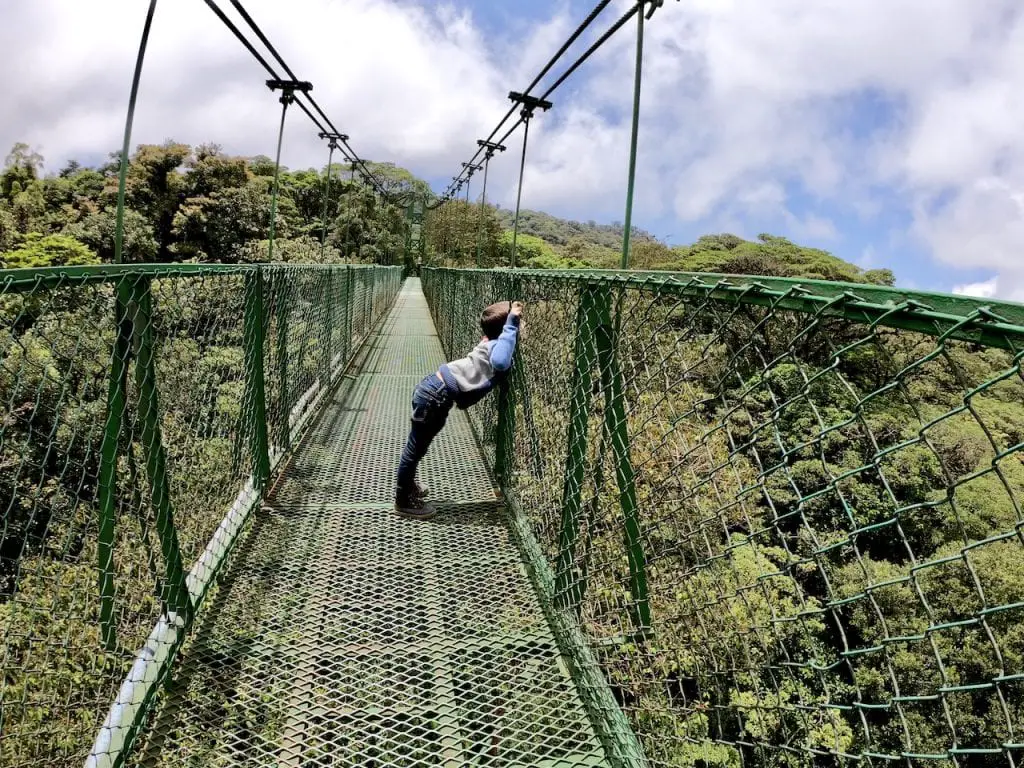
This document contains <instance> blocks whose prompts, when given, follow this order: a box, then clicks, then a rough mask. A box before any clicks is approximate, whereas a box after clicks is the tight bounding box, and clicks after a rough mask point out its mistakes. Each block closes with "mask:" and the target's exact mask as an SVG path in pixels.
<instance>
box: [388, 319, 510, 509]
mask: <svg viewBox="0 0 1024 768" xmlns="http://www.w3.org/2000/svg"><path fill="white" fill-rule="evenodd" d="M522 314H523V305H522V303H521V302H518V301H502V302H499V303H497V304H491V306H489V307H487V308H486V309H485V310H484V311H483V313H482V314H481V315H480V328H481V329H482V330H483V332H484V335H483V338H482V339H481V340H480V343H479V344H477V345H476V346H475V347H474V348H473V351H472V352H470V353H469V355H467V356H466V357H464V358H462V359H461V360H454V361H453V362H450V363H445V364H444V365H442V366H441V368H440V369H439V370H438V371H436V372H435V373H432V374H431V375H429V376H427V377H426V378H425V379H423V381H421V382H420V383H419V385H418V386H417V387H416V391H415V392H413V395H412V429H411V430H410V431H409V439H408V441H407V442H406V444H405V450H404V451H402V460H401V462H400V463H399V465H398V482H397V489H396V490H395V510H396V511H397V512H398V514H400V515H402V516H403V517H411V518H415V519H420V520H429V519H430V518H432V517H433V516H434V515H435V514H436V513H435V511H434V508H433V507H432V506H430V504H427V503H426V502H425V501H424V500H423V498H424V497H425V496H426V495H427V489H426V488H424V487H423V486H421V485H420V484H419V483H417V482H416V467H417V466H419V463H420V460H421V459H422V458H423V456H424V455H425V454H426V452H427V449H428V448H429V447H430V443H431V441H432V440H433V439H434V438H435V437H437V433H438V432H440V431H441V429H442V428H443V427H444V425H445V422H446V421H447V420H448V412H449V411H451V409H452V405H457V406H458V407H459V408H462V409H465V408H469V406H471V405H473V404H474V403H478V402H479V401H480V400H481V399H482V398H483V397H484V395H486V394H487V393H488V392H490V391H491V390H492V389H493V388H494V385H495V384H497V383H498V382H499V381H501V380H502V379H503V378H504V377H505V375H506V374H507V372H508V370H509V368H511V367H512V353H513V352H515V349H516V337H517V335H518V333H519V323H520V319H521V317H522Z"/></svg>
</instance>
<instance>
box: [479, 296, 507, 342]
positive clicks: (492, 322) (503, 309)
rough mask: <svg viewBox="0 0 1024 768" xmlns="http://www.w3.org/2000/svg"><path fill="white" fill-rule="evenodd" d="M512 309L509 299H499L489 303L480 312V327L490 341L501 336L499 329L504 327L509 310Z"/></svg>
mask: <svg viewBox="0 0 1024 768" xmlns="http://www.w3.org/2000/svg"><path fill="white" fill-rule="evenodd" d="M511 311H512V302H511V301H499V302H498V303H497V304H491V305H490V306H489V307H487V308H486V309H484V311H483V312H481V313H480V328H481V330H483V332H484V336H486V337H487V338H488V339H490V340H491V341H494V340H495V339H496V338H498V337H499V336H501V330H502V329H503V328H504V327H505V321H506V320H507V319H508V314H509V312H511Z"/></svg>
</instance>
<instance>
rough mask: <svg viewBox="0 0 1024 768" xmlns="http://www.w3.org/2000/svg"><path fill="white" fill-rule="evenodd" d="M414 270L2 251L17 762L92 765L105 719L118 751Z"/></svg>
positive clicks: (4, 574)
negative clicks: (306, 434)
mask: <svg viewBox="0 0 1024 768" xmlns="http://www.w3.org/2000/svg"><path fill="white" fill-rule="evenodd" d="M400 277H401V270H400V269H394V268H359V267H225V266H215V265H179V266H160V267H140V266H132V267H107V268H103V267H95V268H93V267H81V268H65V269H54V270H9V271H6V272H2V273H0V313H2V317H3V320H2V325H3V328H4V332H3V335H2V348H0V402H2V405H0V506H2V509H3V522H4V525H3V529H2V533H0V634H2V638H3V648H4V655H3V676H2V683H0V685H2V689H0V764H2V765H8V766H30V765H31V766H35V765H68V766H70V765H75V766H79V765H81V764H82V763H83V761H85V760H86V758H87V757H88V756H89V753H90V747H91V746H92V745H93V742H94V739H96V737H97V733H100V734H101V737H100V740H99V741H98V742H97V743H98V744H99V745H100V746H101V748H102V747H103V745H106V748H107V749H109V753H103V752H102V749H101V751H100V753H99V754H93V755H92V758H91V759H92V760H94V761H95V763H96V764H100V765H102V764H107V763H109V761H110V760H113V759H114V758H115V757H116V756H117V755H118V754H119V750H120V748H121V747H122V746H124V744H125V742H126V741H128V740H130V738H131V736H132V733H133V726H134V724H135V722H136V720H138V718H139V716H140V713H141V711H142V710H141V708H140V706H141V705H142V704H143V703H144V702H146V701H148V697H150V696H151V695H152V693H153V692H154V691H155V690H156V687H157V686H156V685H155V684H154V683H155V682H156V681H158V680H159V679H160V678H162V677H163V676H164V675H165V673H166V669H167V665H166V663H165V662H166V660H167V658H168V656H169V655H171V654H173V653H174V652H175V651H176V650H177V648H178V645H179V644H180V642H181V641H182V639H183V638H184V632H183V631H181V630H183V629H185V628H187V627H188V626H189V625H190V623H191V621H192V619H193V614H194V613H195V610H196V608H197V606H199V605H200V604H201V603H202V601H203V599H204V597H205V595H206V593H207V592H208V590H209V588H210V586H211V584H212V577H213V576H214V575H215V573H217V572H218V570H219V569H220V568H221V567H222V565H223V562H224V558H225V556H226V554H227V552H228V551H229V550H230V548H231V545H232V544H233V543H234V541H235V540H236V539H237V537H238V534H239V531H240V530H241V528H242V527H243V525H244V524H245V523H246V521H247V520H248V514H249V511H250V510H251V508H252V506H253V505H254V503H255V502H256V501H258V500H259V497H260V487H261V486H262V484H263V481H264V480H265V476H266V474H267V473H269V471H270V468H271V465H272V462H273V461H275V460H277V459H279V457H280V456H281V455H282V453H283V451H284V450H285V448H286V447H287V444H288V442H289V441H290V440H291V439H292V438H293V437H294V434H295V432H297V431H298V430H299V429H301V427H302V423H303V420H304V418H306V414H307V413H308V412H309V411H311V409H312V408H313V405H312V403H313V401H315V399H316V397H317V396H318V394H319V393H320V391H321V390H326V389H327V388H329V387H330V385H331V382H333V381H336V380H337V378H338V377H339V376H340V374H341V371H342V369H343V367H344V366H345V365H346V364H347V363H348V362H349V361H350V360H351V359H352V357H353V355H354V354H355V350H356V348H357V346H358V344H359V343H360V342H361V339H362V338H363V337H364V336H365V335H366V334H367V333H368V331H369V328H370V327H371V323H372V321H373V320H374V319H375V318H379V317H380V316H381V315H382V313H383V312H384V310H385V309H386V308H387V307H388V306H389V305H390V303H391V301H392V300H393V298H394V296H395V295H396V293H397V290H398V288H399V285H400ZM282 381H285V382H287V386H285V387H282V386H281V382H282ZM284 424H289V425H290V430H287V431H286V430H285V429H284V427H283V425H284ZM261 435H262V436H263V438H262V441H261V437H260V436H261ZM261 445H262V446H263V454H264V455H265V458H264V459H263V460H262V462H261V461H260V459H259V454H260V450H259V448H260V446H261ZM261 463H262V467H261V466H260V465H261ZM140 649H142V650H140ZM126 680H127V682H125V683H124V685H122V683H123V681H126ZM115 698H116V699H117V704H116V705H115V706H114V707H113V708H112V707H111V705H112V703H114V702H115ZM105 718H106V721H105ZM105 722H106V728H105V729H104V730H102V731H101V726H102V725H104V723H105ZM105 761H106V762H105Z"/></svg>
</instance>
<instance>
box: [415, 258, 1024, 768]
mask: <svg viewBox="0 0 1024 768" xmlns="http://www.w3.org/2000/svg"><path fill="white" fill-rule="evenodd" d="M424 289H425V292H426V294H427V297H428V300H429V301H430V304H431V307H432V311H433V314H434V317H435V320H436V323H437V326H438V329H439V333H440V336H441V339H442V343H443V344H445V345H446V351H447V352H448V354H449V356H451V355H454V354H457V353H458V352H459V351H460V350H464V349H468V348H469V347H470V346H472V344H473V343H474V342H475V340H476V339H477V338H478V336H479V330H478V328H477V326H476V320H477V313H478V312H479V311H480V308H481V307H483V306H486V305H487V304H489V303H491V302H493V301H497V300H503V299H506V298H508V297H509V296H514V297H515V298H521V299H522V300H524V301H525V302H526V306H527V311H526V319H525V324H526V325H527V326H528V333H527V334H525V335H524V338H523V339H522V340H521V341H520V343H519V348H518V350H517V352H516V355H517V358H518V359H517V366H520V369H519V375H520V377H521V380H522V381H521V383H517V379H516V377H513V380H512V386H511V392H510V394H509V395H508V396H507V397H506V398H505V399H504V400H502V399H501V398H493V399H491V400H488V401H484V403H482V404H481V405H480V406H478V407H477V408H475V409H474V410H473V411H471V418H472V419H473V420H474V422H475V424H476V426H477V431H478V433H479V434H480V435H481V436H482V438H483V441H484V443H485V448H486V449H487V450H488V451H489V452H490V457H491V458H492V459H494V460H495V462H496V464H495V466H496V470H497V475H498V477H499V478H500V479H501V480H502V485H503V491H504V493H505V496H506V498H507V499H508V500H509V502H510V503H511V505H512V506H513V508H514V510H515V511H516V516H517V519H518V520H519V521H521V523H522V526H521V527H522V531H523V534H524V537H525V539H526V541H525V544H526V547H527V550H528V551H530V549H531V547H532V548H533V552H534V554H535V555H536V557H535V560H534V562H533V566H534V571H535V575H536V576H537V578H538V582H539V584H540V585H541V588H542V591H543V592H544V593H545V599H546V600H547V602H548V604H549V606H550V608H551V611H552V615H553V616H554V617H555V620H556V623H558V624H560V626H562V628H563V630H564V635H565V638H566V642H567V643H569V645H570V646H571V645H572V642H573V638H574V637H575V638H576V639H577V640H580V642H579V645H578V647H577V650H578V651H579V653H578V654H577V659H576V663H577V665H578V666H579V667H580V668H579V669H578V670H577V672H579V673H581V675H580V678H579V679H580V681H581V687H582V688H584V689H587V688H588V685H590V684H588V682H587V681H588V679H589V680H591V681H592V682H593V681H594V678H593V677H590V678H588V674H593V673H595V672H599V673H601V674H603V676H604V678H605V679H606V680H607V682H608V683H609V684H610V685H611V686H612V690H613V691H614V693H615V697H616V699H617V700H618V703H619V704H620V705H621V707H622V709H623V710H624V711H625V713H626V715H627V717H628V719H629V724H630V725H631V726H632V728H633V729H634V731H635V732H636V734H637V735H638V736H639V738H640V741H641V743H642V745H643V749H644V752H645V755H646V760H647V761H648V762H649V763H650V764H654V765H674V766H684V765H685V766H692V765H706V766H736V765H740V764H747V765H757V766H765V765H773V766H774V765H780V766H781V765H788V766H793V765H800V766H811V765H836V764H854V763H859V764H871V765H926V764H927V765H943V764H949V765H954V764H955V765H970V766H990V765H991V766H996V765H1015V764H1017V763H1018V761H1019V760H1020V757H1021V752H1022V749H1024V746H1022V745H1024V736H1022V730H1024V628H1022V627H1024V622H1022V621H1021V620H1022V618H1024V547H1022V545H1024V539H1022V538H1021V526H1022V522H1024V515H1022V511H1021V503H1022V499H1024V450H1022V448H1024V381H1022V377H1021V368H1020V359H1021V354H1022V350H1024V307H1020V306H1017V305H1012V304H1002V303H999V302H989V301H977V300H972V299H966V298H963V297H954V296H940V295H926V294H912V293H906V292H901V291H897V290H894V289H885V288H877V287H874V286H862V285H842V284H835V283H821V282H815V281H793V280H779V279H761V278H756V279H755V278H743V277H729V278H726V277H719V276H710V275H651V274H646V275H629V274H627V273H623V274H619V275H609V274H608V273H603V275H601V274H596V273H551V272H547V273H545V272H514V273H506V272H487V271H468V270H458V271H455V270H425V275H424ZM524 363H525V366H523V365H522V364H524ZM517 390H518V391H517ZM525 392H528V393H529V400H526V399H525V398H524V397H523V394H524V393H525ZM502 403H504V404H505V405H504V406H502ZM502 407H503V412H501V413H496V412H495V411H496V409H499V408H502ZM527 418H528V419H529V420H530V423H532V424H533V425H534V430H535V437H533V438H528V437H527V436H525V435H523V434H522V430H521V425H522V424H524V423H525V422H526V420H527ZM490 424H497V425H499V426H498V430H497V432H496V433H494V432H493V430H491V428H490V427H488V426H487V425H490ZM503 429H504V430H508V431H513V432H518V433H519V434H507V433H504V434H503V432H502V430H503ZM489 430H491V431H489ZM513 441H514V445H515V448H514V449H512V448H510V447H509V446H511V445H512V444H513ZM503 444H504V445H505V446H506V447H502V446H503ZM590 687H592V689H593V690H592V693H593V696H592V697H591V698H592V703H593V705H594V712H595V716H596V717H597V718H599V719H600V718H604V719H605V721H606V728H612V727H615V722H614V713H613V712H612V710H613V709H614V707H613V706H611V705H609V703H608V702H607V701H605V700H602V699H601V692H600V688H601V686H600V685H598V684H596V683H595V684H594V685H592V686H590ZM584 692H586V690H585V691H584Z"/></svg>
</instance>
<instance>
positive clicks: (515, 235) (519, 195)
mask: <svg viewBox="0 0 1024 768" xmlns="http://www.w3.org/2000/svg"><path fill="white" fill-rule="evenodd" d="M529 137H530V118H529V117H526V118H525V120H524V121H523V155H522V157H521V158H520V160H519V190H518V191H517V192H516V216H515V220H514V223H513V225H512V258H511V267H512V269H515V268H516V243H517V242H518V240H519V205H520V203H521V202H522V200H523V171H524V170H525V169H526V142H527V141H528V140H529Z"/></svg>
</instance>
